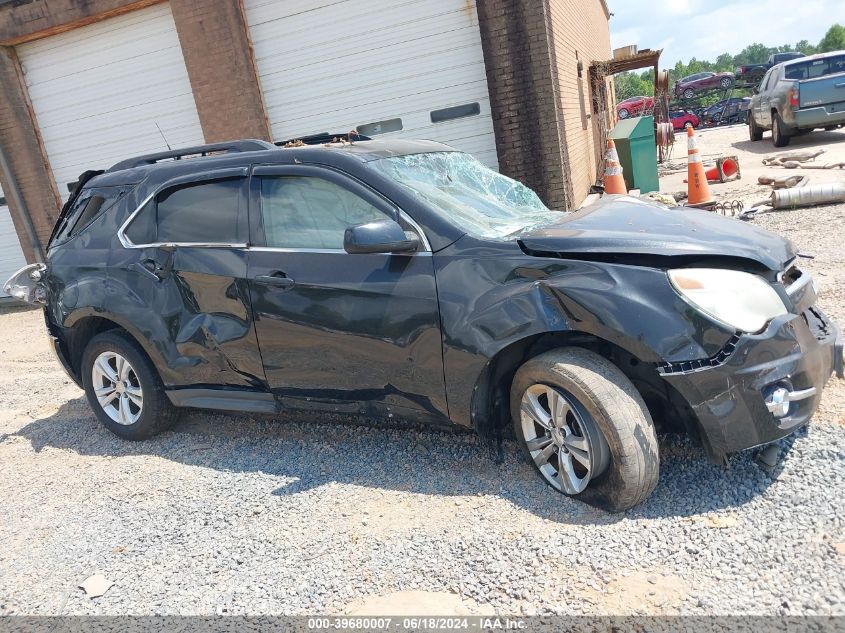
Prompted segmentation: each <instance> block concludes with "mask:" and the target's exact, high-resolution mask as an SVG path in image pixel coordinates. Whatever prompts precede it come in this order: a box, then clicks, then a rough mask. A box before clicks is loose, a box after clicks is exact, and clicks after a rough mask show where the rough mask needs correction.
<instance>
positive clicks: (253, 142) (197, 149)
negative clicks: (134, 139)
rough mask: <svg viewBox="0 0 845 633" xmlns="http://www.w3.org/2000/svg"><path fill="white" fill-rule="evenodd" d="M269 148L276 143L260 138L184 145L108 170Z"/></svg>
mask: <svg viewBox="0 0 845 633" xmlns="http://www.w3.org/2000/svg"><path fill="white" fill-rule="evenodd" d="M267 149H276V147H275V145H273V144H272V143H268V142H267V141H261V140H259V139H254V138H250V139H243V140H240V141H226V142H224V143H209V144H207V145H196V146H194V147H184V148H182V149H174V150H168V151H166V152H156V153H155V154H144V155H143V156H136V157H135V158H127V159H126V160H122V161H120V162H119V163H115V164H114V165H112V166H111V167H109V169H108V170H107V171H120V170H121V169H132V168H133V167H142V166H143V165H154V164H156V163H157V162H159V161H162V160H169V159H172V160H181V159H182V158H184V157H185V156H195V155H197V154H199V155H200V156H208V155H209V154H217V153H226V152H257V151H262V150H267Z"/></svg>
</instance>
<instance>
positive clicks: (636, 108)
mask: <svg viewBox="0 0 845 633" xmlns="http://www.w3.org/2000/svg"><path fill="white" fill-rule="evenodd" d="M653 110H654V97H645V96H641V97H629V98H627V99H625V100H624V101H620V102H619V103H618V104H616V115H617V116H618V117H619V118H620V119H627V118H628V117H629V116H641V115H642V114H651V112H652V111H653Z"/></svg>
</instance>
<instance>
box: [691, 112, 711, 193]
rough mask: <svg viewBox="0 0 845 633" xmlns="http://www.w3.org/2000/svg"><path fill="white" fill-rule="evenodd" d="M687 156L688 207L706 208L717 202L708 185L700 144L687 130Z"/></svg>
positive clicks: (692, 133) (693, 134) (693, 133)
mask: <svg viewBox="0 0 845 633" xmlns="http://www.w3.org/2000/svg"><path fill="white" fill-rule="evenodd" d="M687 154H688V158H687V160H688V161H689V164H688V166H687V179H688V180H689V185H688V187H687V206H688V207H706V206H707V205H710V204H713V203H714V202H715V201H716V200H715V199H714V198H713V196H712V195H711V193H710V185H708V184H707V174H705V173H704V165H703V164H702V163H701V154H699V153H698V144H697V143H696V142H695V132H694V131H693V129H692V128H691V127H690V128H687Z"/></svg>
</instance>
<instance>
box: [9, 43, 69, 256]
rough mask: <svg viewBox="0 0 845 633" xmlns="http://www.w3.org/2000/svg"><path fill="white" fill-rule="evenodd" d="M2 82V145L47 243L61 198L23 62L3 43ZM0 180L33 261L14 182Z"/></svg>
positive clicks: (22, 240)
mask: <svg viewBox="0 0 845 633" xmlns="http://www.w3.org/2000/svg"><path fill="white" fill-rule="evenodd" d="M0 86H2V88H3V89H2V90H0V145H2V146H3V148H4V149H5V152H6V158H7V159H8V161H9V163H10V168H11V171H12V177H13V178H14V179H15V182H16V184H17V186H18V188H19V189H20V192H21V197H22V198H23V201H24V204H25V205H26V208H27V211H28V212H29V216H30V219H31V220H32V223H33V225H34V228H35V232H36V233H37V234H38V237H39V240H40V242H41V244H42V245H44V244H46V242H47V238H48V237H49V236H50V232H51V231H52V229H53V224H54V222H55V220H56V216H57V214H58V209H59V200H60V198H59V193H58V190H57V189H56V185H55V183H54V182H53V174H52V172H51V171H50V169H49V167H48V166H47V159H46V154H45V152H44V149H43V146H42V144H41V139H40V137H39V135H38V128H37V127H36V125H35V121H34V118H33V115H32V110H31V108H30V105H29V103H28V101H27V96H26V89H25V88H24V85H23V77H22V75H21V70H20V64H19V63H18V60H17V56H16V55H15V51H14V49H13V48H11V47H8V46H0ZM0 181H2V185H3V191H4V192H5V195H6V201H7V203H8V205H9V210H10V211H11V214H12V220H13V222H14V224H15V230H16V231H17V234H18V236H19V238H20V242H21V247H22V248H23V252H24V255H25V256H26V258H27V261H29V262H33V261H35V260H34V250H33V246H32V244H30V242H29V239H28V238H27V234H26V231H25V229H24V226H23V223H22V222H21V209H19V208H18V207H17V205H15V203H14V199H13V197H12V195H11V190H12V187H11V183H9V182H8V181H7V180H6V178H5V177H4V176H3V174H2V172H0Z"/></svg>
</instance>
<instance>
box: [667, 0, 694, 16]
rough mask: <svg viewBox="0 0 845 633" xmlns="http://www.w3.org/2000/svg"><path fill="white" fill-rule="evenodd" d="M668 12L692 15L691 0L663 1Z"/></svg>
mask: <svg viewBox="0 0 845 633" xmlns="http://www.w3.org/2000/svg"><path fill="white" fill-rule="evenodd" d="M663 2H664V4H665V6H666V10H667V11H669V13H672V14H674V15H688V14H690V13H692V8H691V7H690V4H689V0H663Z"/></svg>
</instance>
